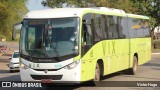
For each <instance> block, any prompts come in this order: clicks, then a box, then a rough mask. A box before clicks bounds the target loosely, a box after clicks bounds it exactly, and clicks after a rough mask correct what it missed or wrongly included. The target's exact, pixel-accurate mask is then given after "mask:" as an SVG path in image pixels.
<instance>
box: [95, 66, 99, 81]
mask: <svg viewBox="0 0 160 90" xmlns="http://www.w3.org/2000/svg"><path fill="white" fill-rule="evenodd" d="M94 81H100V70H99V65H98V64H96V70H95V78H94Z"/></svg>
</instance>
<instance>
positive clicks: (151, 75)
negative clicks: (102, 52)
mask: <svg viewBox="0 0 160 90" xmlns="http://www.w3.org/2000/svg"><path fill="white" fill-rule="evenodd" d="M9 56H10V54H8V55H6V56H0V81H20V77H19V72H15V73H10V72H9V70H8V67H7V64H8V60H7V59H8V57H9ZM103 81H159V82H160V54H153V55H152V60H151V61H149V62H148V63H146V64H144V65H142V66H139V67H138V72H137V74H136V75H125V74H123V73H116V74H112V75H108V76H106V77H104V79H103ZM122 83H124V82H122ZM1 89H2V88H0V90H1ZM3 89H4V88H3ZM5 89H6V90H8V88H5ZM35 89H37V88H34V90H35ZM39 89H40V90H42V89H43V90H44V89H45V90H46V89H48V88H39ZM39 89H38V90H39ZM57 89H64V90H66V89H74V90H120V89H121V90H160V87H156V88H153V87H148V88H144V87H143V88H142V87H80V86H77V87H74V88H73V87H72V88H71V87H67V88H66V87H65V88H58V87H57ZM15 90H17V89H15ZM20 90H21V89H20ZM26 90H28V89H27V88H26ZM32 90H33V88H32Z"/></svg>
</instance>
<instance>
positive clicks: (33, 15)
mask: <svg viewBox="0 0 160 90" xmlns="http://www.w3.org/2000/svg"><path fill="white" fill-rule="evenodd" d="M91 12H92V13H101V14H106V15H115V16H124V17H127V15H128V17H132V18H144V19H149V17H147V16H142V15H135V14H127V13H125V12H124V11H123V10H121V9H114V8H107V7H92V8H55V9H46V10H37V11H31V12H29V13H27V14H26V15H25V18H26V19H27V18H28V19H45V18H65V17H80V16H82V15H83V14H84V13H91Z"/></svg>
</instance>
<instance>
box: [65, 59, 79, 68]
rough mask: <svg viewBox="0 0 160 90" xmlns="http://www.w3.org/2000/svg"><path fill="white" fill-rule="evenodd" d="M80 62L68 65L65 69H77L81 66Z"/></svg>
mask: <svg viewBox="0 0 160 90" xmlns="http://www.w3.org/2000/svg"><path fill="white" fill-rule="evenodd" d="M79 62H80V60H77V61H75V62H73V63H71V64H69V65H67V66H66V67H65V69H73V68H75V67H76V66H77V65H78V64H79Z"/></svg>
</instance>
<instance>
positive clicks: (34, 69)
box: [19, 7, 151, 83]
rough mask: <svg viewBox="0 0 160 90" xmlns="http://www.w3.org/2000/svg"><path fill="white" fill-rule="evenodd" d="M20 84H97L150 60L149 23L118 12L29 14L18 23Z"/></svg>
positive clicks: (67, 10) (74, 10)
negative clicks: (106, 77) (20, 27)
mask: <svg viewBox="0 0 160 90" xmlns="http://www.w3.org/2000/svg"><path fill="white" fill-rule="evenodd" d="M21 24H22V29H21V32H20V47H19V51H20V62H21V63H20V78H21V80H22V81H37V82H50V83H54V82H58V81H64V82H65V81H69V82H70V81H71V82H72V81H73V82H85V81H90V80H92V81H100V80H101V76H105V75H108V74H112V73H115V72H118V71H122V70H126V71H127V73H128V74H132V75H134V74H136V71H137V67H138V65H142V64H144V63H146V62H147V61H149V60H151V36H150V27H149V17H147V16H142V15H135V14H130V13H125V12H124V11H123V10H120V9H113V8H107V7H96V8H56V9H47V10H37V11H31V12H29V13H28V14H26V15H25V17H24V20H23V21H22V22H21Z"/></svg>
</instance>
